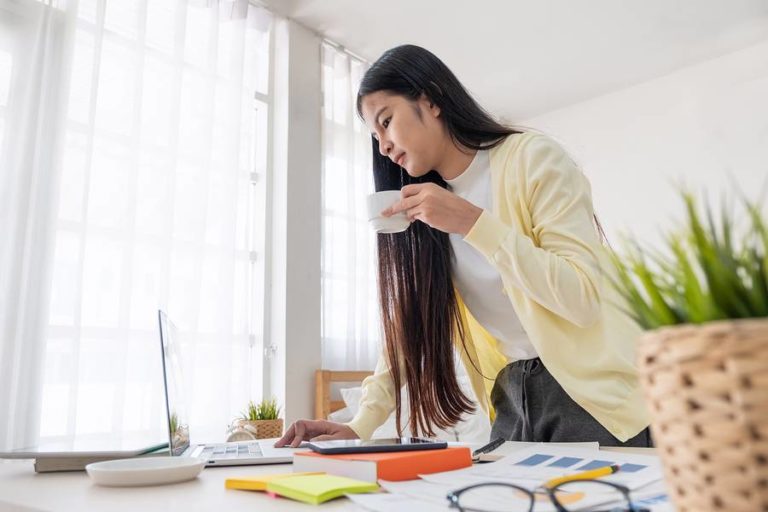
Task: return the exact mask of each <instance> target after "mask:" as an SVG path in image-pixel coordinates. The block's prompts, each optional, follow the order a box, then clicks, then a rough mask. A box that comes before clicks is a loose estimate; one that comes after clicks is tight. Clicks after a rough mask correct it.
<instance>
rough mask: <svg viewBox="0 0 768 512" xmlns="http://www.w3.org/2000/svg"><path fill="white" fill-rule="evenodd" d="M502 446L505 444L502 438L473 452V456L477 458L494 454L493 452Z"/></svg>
mask: <svg viewBox="0 0 768 512" xmlns="http://www.w3.org/2000/svg"><path fill="white" fill-rule="evenodd" d="M502 444H504V438H503V437H500V438H498V439H494V440H493V441H491V442H490V443H488V444H486V445H485V446H481V447H480V448H478V449H477V450H475V451H474V452H472V456H473V457H477V456H478V455H480V454H481V453H488V452H492V451H493V450H495V449H496V448H498V447H499V446H501V445H502Z"/></svg>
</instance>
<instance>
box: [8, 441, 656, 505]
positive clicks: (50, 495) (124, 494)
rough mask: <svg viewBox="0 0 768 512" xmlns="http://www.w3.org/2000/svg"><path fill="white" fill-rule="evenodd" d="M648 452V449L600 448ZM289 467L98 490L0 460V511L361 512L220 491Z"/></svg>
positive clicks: (80, 477) (82, 478)
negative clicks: (237, 480)
mask: <svg viewBox="0 0 768 512" xmlns="http://www.w3.org/2000/svg"><path fill="white" fill-rule="evenodd" d="M603 449H604V450H615V451H623V452H632V453H641V454H652V453H654V450H653V449H652V448H603ZM291 470H292V466H291V465H290V464H274V465H268V466H239V467H224V468H206V469H204V470H203V472H202V473H200V476H198V477H197V478H196V479H195V480H190V481H188V482H182V483H178V484H171V485H160V486H154V487H100V486H98V485H93V483H92V482H91V479H90V478H89V477H88V475H87V474H86V473H85V472H84V471H73V472H66V473H35V471H34V469H33V467H32V461H0V512H9V511H14V512H24V511H41V510H42V511H77V512H86V511H87V512H90V511H109V512H113V511H114V512H122V511H125V512H137V511H141V512H152V511H155V510H157V511H163V512H193V511H197V510H200V511H222V512H230V511H240V510H243V511H258V512H265V511H266V512H269V511H272V510H279V511H281V512H284V511H286V512H290V511H303V512H309V511H313V510H314V511H318V512H325V511H338V510H355V511H362V510H365V509H363V508H361V507H359V506H357V505H355V504H354V503H353V502H352V501H350V500H349V499H347V498H339V499H337V500H333V501H329V502H327V503H324V504H323V505H322V506H321V508H317V507H316V506H314V505H307V504H304V503H299V502H296V501H293V500H289V499H286V498H272V497H270V496H267V495H266V494H264V493H263V492H254V491H238V490H232V489H225V488H224V480H226V479H227V478H229V477H233V476H243V475H267V474H271V473H290V472H291Z"/></svg>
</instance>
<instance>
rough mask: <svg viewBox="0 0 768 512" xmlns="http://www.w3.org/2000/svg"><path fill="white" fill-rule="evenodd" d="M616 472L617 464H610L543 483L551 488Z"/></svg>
mask: <svg viewBox="0 0 768 512" xmlns="http://www.w3.org/2000/svg"><path fill="white" fill-rule="evenodd" d="M618 470H619V466H618V464H611V465H610V466H605V467H603V468H598V469H591V470H589V471H582V472H581V473H574V474H572V475H566V476H561V477H559V478H553V479H552V480H547V481H546V482H545V483H544V487H549V488H552V487H555V486H557V485H560V484H562V483H564V482H573V481H575V480H592V479H593V478H600V477H601V476H608V475H612V474H614V473H616V472H617V471H618Z"/></svg>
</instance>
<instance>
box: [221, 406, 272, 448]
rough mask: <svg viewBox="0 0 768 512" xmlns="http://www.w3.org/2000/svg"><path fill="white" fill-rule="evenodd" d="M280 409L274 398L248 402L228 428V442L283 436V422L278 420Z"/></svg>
mask: <svg viewBox="0 0 768 512" xmlns="http://www.w3.org/2000/svg"><path fill="white" fill-rule="evenodd" d="M279 415H280V407H279V406H278V405H277V401H276V400H275V399H274V398H271V399H265V400H262V401H261V402H259V403H258V404H257V403H254V402H253V401H252V400H251V401H249V402H248V406H247V407H246V409H245V411H244V412H243V413H242V414H241V416H240V418H237V419H236V420H234V421H233V422H232V424H231V425H230V426H229V431H228V437H227V440H228V441H238V440H248V439H268V438H273V437H280V436H282V435H283V420H282V418H279Z"/></svg>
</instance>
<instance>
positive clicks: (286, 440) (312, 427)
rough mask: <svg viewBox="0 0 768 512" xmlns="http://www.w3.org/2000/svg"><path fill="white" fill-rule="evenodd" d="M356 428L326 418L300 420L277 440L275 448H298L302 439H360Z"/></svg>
mask: <svg viewBox="0 0 768 512" xmlns="http://www.w3.org/2000/svg"><path fill="white" fill-rule="evenodd" d="M359 438H360V436H358V435H357V434H356V433H355V431H354V430H352V429H351V428H349V427H348V426H347V425H345V424H343V423H334V422H332V421H326V420H299V421H296V422H294V423H293V425H291V426H290V427H289V428H288V431H287V432H286V433H285V434H284V435H283V437H281V438H280V439H278V440H277V442H275V448H282V447H283V446H290V447H291V448H298V447H299V445H300V444H301V442H302V441H329V440H331V439H359Z"/></svg>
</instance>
